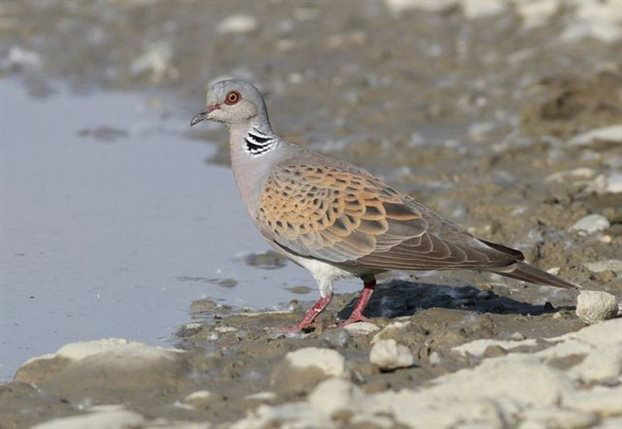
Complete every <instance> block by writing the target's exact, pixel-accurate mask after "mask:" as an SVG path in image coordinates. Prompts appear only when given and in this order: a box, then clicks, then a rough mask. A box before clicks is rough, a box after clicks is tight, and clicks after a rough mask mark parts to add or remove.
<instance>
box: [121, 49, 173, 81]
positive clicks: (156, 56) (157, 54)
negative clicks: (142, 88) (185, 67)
mask: <svg viewBox="0 0 622 429" xmlns="http://www.w3.org/2000/svg"><path fill="white" fill-rule="evenodd" d="M172 58H173V49H172V48H171V45H170V43H169V42H167V41H160V42H157V43H154V44H152V45H151V46H149V48H148V49H147V50H146V51H145V52H144V53H143V54H141V55H140V56H139V57H138V58H136V59H135V60H134V61H133V62H132V64H131V66H130V72H131V73H132V75H133V76H139V75H142V74H144V73H150V74H151V80H152V81H153V82H156V83H157V82H160V81H161V80H162V79H163V78H164V77H165V76H166V75H167V74H169V73H170V72H171V71H173V69H172V67H171V60H172Z"/></svg>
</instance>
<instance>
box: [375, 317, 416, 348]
mask: <svg viewBox="0 0 622 429" xmlns="http://www.w3.org/2000/svg"><path fill="white" fill-rule="evenodd" d="M411 324H412V322H411V321H410V320H408V321H406V322H399V321H397V322H393V323H390V324H388V325H387V326H385V327H384V328H382V329H381V330H380V332H378V333H377V334H376V335H374V337H373V338H372V339H371V343H372V344H375V343H376V342H378V341H380V340H383V339H387V338H390V337H391V336H393V335H395V334H397V333H398V332H399V331H401V330H404V329H407V328H408V327H410V325H411Z"/></svg>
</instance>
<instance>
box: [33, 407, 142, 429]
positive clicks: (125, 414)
mask: <svg viewBox="0 0 622 429" xmlns="http://www.w3.org/2000/svg"><path fill="white" fill-rule="evenodd" d="M88 411H89V412H88V413H87V414H84V415H80V416H71V417H61V418H58V419H54V420H50V421H47V422H45V423H41V424H38V425H35V426H33V427H32V429H82V428H93V429H108V428H120V429H125V428H127V429H129V428H132V427H138V426H142V425H143V424H144V423H145V418H144V417H143V416H141V415H140V414H138V413H135V412H133V411H130V410H127V409H126V408H125V407H123V405H99V406H96V407H92V408H90V409H89V410H88Z"/></svg>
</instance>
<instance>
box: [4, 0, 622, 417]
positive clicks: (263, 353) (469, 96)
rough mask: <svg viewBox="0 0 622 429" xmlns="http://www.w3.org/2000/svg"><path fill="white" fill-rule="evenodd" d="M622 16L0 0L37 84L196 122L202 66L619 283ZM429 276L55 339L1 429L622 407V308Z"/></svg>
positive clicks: (437, 204)
mask: <svg viewBox="0 0 622 429" xmlns="http://www.w3.org/2000/svg"><path fill="white" fill-rule="evenodd" d="M621 17H622V7H621V6H619V5H616V2H614V1H609V2H606V1H605V2H599V1H587V0H583V1H567V2H562V1H554V0H553V1H548V0H547V1H545V0H533V1H520V0H515V1H512V2H507V3H502V2H499V3H496V2H486V1H483V0H482V1H476V0H463V1H440V0H439V1H438V2H426V1H415V0H386V1H380V0H376V1H372V0H369V1H364V2H358V1H356V2H355V1H352V2H349V1H343V2H329V1H320V2H313V3H311V2H284V1H283V2H281V1H277V0H274V1H266V2H253V3H252V4H251V3H249V2H245V1H235V0H231V1H226V2H225V1H223V2H199V1H191V0H188V1H184V2H176V3H175V5H174V6H173V3H172V2H166V1H163V0H162V1H157V0H134V1H130V0H126V1H123V0H116V1H110V2H81V1H75V2H74V1H62V2H61V1H54V0H52V1H46V2H39V1H34V0H33V1H30V0H23V1H20V2H10V3H3V4H2V5H0V73H1V74H2V75H5V76H13V75H17V76H20V77H21V78H22V79H23V80H24V82H25V83H26V85H28V88H29V89H30V91H31V92H32V94H33V95H35V96H40V97H45V96H46V95H47V94H48V93H49V86H48V85H46V82H47V81H49V80H50V79H63V80H66V81H69V82H71V83H72V85H74V87H75V88H76V90H80V91H88V90H89V89H90V88H95V87H101V88H115V89H119V88H123V89H131V90H141V89H145V88H150V87H153V86H157V87H159V88H161V89H162V90H165V91H168V92H171V93H174V94H175V95H177V96H178V100H180V102H179V105H177V106H171V107H170V108H171V110H175V109H187V110H188V117H189V118H190V117H191V115H192V113H194V112H195V110H198V109H200V106H201V103H202V90H203V86H204V85H205V82H207V81H210V80H213V79H214V78H216V77H218V76H222V75H225V74H228V75H237V76H241V77H246V78H251V79H253V80H255V81H257V82H259V83H261V85H262V89H263V90H264V91H266V92H267V93H268V95H269V101H268V103H269V106H270V110H271V112H273V113H272V116H273V122H274V125H275V127H276V128H277V130H279V131H280V132H281V133H282V134H286V135H290V136H291V138H292V139H294V140H300V141H307V142H309V144H311V145H313V147H314V148H316V149H317V150H321V151H324V152H327V153H331V154H334V155H335V156H339V157H342V158H346V159H350V160H352V161H354V162H356V163H358V164H361V165H363V166H365V167H367V168H369V169H371V170H372V171H373V172H375V173H377V174H381V175H383V176H384V177H385V178H386V179H387V180H388V181H390V182H393V183H397V184H399V185H400V186H401V188H402V189H404V190H407V191H411V192H413V193H414V194H415V195H416V196H417V197H418V198H419V199H420V200H421V201H423V202H424V203H426V204H428V205H430V206H432V207H434V208H436V209H437V210H438V211H440V212H441V213H443V214H445V215H447V216H450V217H451V218H453V219H454V220H456V221H458V222H459V223H461V224H464V225H466V226H468V227H469V229H470V231H472V232H473V233H475V234H477V235H480V236H482V237H484V238H487V239H490V240H494V241H500V242H503V243H505V244H508V245H511V246H514V247H516V248H519V249H521V250H522V251H523V252H524V253H525V255H526V256H527V258H528V259H529V260H530V261H531V262H533V263H534V264H536V265H537V266H539V267H542V268H544V269H547V270H552V271H553V272H556V273H558V274H559V275H560V276H562V277H564V278H566V279H568V280H570V281H573V282H575V283H578V284H581V285H582V286H584V288H587V289H591V290H596V291H602V292H608V293H610V294H612V295H613V296H615V297H616V298H617V299H618V300H619V299H620V297H622V257H621V255H622V107H621V106H622V69H621V62H620V56H619V52H621V49H622V28H621V27H620V20H621ZM189 106H190V107H189ZM193 133H194V134H192V136H193V137H195V138H197V139H205V140H209V141H224V140H225V137H224V136H225V134H224V130H222V129H220V128H207V129H206V131H193ZM220 149H221V150H220V151H219V154H218V155H217V156H216V157H214V158H213V159H211V160H209V162H216V163H226V162H227V151H226V146H225V145H224V144H223V145H222V146H221V147H220ZM270 275H278V271H271V272H270ZM422 275H423V274H422V273H420V275H419V276H418V277H414V276H406V275H399V276H397V277H396V278H386V279H384V280H383V281H382V282H381V285H380V287H379V289H378V292H377V293H376V294H375V295H374V298H373V300H372V303H371V306H370V309H369V313H368V316H370V317H372V318H373V319H372V322H373V323H372V324H361V325H355V326H353V327H352V328H350V329H336V328H334V323H335V321H336V320H337V318H338V317H343V316H347V312H348V309H349V308H351V305H352V300H353V299H354V298H355V297H354V296H347V295H341V296H338V297H337V299H335V302H333V303H332V304H331V306H330V307H329V309H328V311H327V312H326V314H325V315H323V316H322V317H321V318H320V320H319V321H318V323H317V326H316V329H315V330H314V331H312V332H308V333H305V334H301V335H293V336H286V335H283V334H282V333H281V332H280V331H279V328H282V327H283V326H287V325H290V324H292V323H294V322H295V320H296V319H297V318H299V317H300V315H301V314H302V311H303V309H304V307H305V306H306V305H308V303H307V302H303V303H299V302H292V303H291V305H290V307H291V308H286V309H284V310H283V311H282V312H276V313H268V312H261V313H257V314H255V313H250V312H240V311H238V310H237V309H231V308H227V307H223V306H220V305H218V304H216V303H214V302H211V301H209V300H203V301H197V302H195V303H193V304H192V316H193V317H196V320H197V321H196V322H193V323H189V324H186V325H184V326H182V327H181V328H179V330H178V331H177V333H176V343H177V344H176V349H170V350H169V349H158V348H153V347H150V346H146V345H142V344H136V343H128V342H127V341H124V340H102V341H100V342H92V343H86V344H76V345H68V346H66V347H65V348H63V349H61V350H60V351H59V352H58V353H57V354H56V355H51V356H47V357H45V358H43V359H38V360H34V361H32V362H29V363H27V364H25V365H24V366H23V367H22V368H21V369H20V370H19V371H18V373H17V374H16V377H15V380H14V381H13V382H11V383H8V384H5V385H2V386H0V414H1V415H2V418H1V419H0V428H13V427H28V426H31V425H33V424H37V423H42V422H47V421H49V423H47V426H46V424H45V423H44V424H42V425H41V426H39V427H68V426H67V425H69V424H70V423H71V422H73V423H74V424H75V425H76V426H75V427H98V426H97V425H100V427H103V423H102V422H106V421H108V422H112V423H110V424H111V425H112V427H173V426H175V427H210V426H211V427H223V428H224V427H237V428H255V427H257V428H268V427H270V428H272V427H292V428H293V427H343V428H345V427H348V428H350V427H360V428H371V427H374V428H375V427H381V428H384V427H425V428H429V427H448V428H449V427H451V428H453V427H473V428H475V427H487V428H488V427H495V428H497V427H498V428H506V427H507V428H513V427H520V428H523V429H527V428H554V427H565V428H583V427H599V428H614V427H620V426H622V406H621V405H620V404H622V387H621V386H622V384H621V381H622V378H621V376H622V336H621V335H622V321H621V319H614V320H609V321H606V322H601V323H598V324H595V325H592V326H589V327H585V326H586V324H585V323H584V321H582V320H581V319H580V318H578V317H577V315H576V314H575V305H576V298H577V294H576V293H574V292H572V291H566V290H558V289H554V288H548V287H537V286H527V285H524V284H521V283H519V282H513V281H509V280H505V279H503V280H502V279H500V278H498V277H495V276H489V275H480V274H474V273H455V274H440V275H435V276H425V277H422ZM292 286H297V285H292ZM308 286H311V284H309V285H308ZM301 291H302V292H307V290H306V289H304V288H303V289H301ZM301 296H303V295H301ZM313 296H314V295H312V294H309V295H308V298H307V297H305V299H312V298H313ZM171 330H174V327H171ZM391 340H394V341H391ZM71 416H75V417H71ZM53 419H58V420H53Z"/></svg>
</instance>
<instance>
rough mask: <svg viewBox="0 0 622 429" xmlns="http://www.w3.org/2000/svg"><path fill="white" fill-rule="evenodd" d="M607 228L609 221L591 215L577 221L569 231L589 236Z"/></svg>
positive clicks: (600, 216) (602, 217)
mask: <svg viewBox="0 0 622 429" xmlns="http://www.w3.org/2000/svg"><path fill="white" fill-rule="evenodd" d="M609 226H610V225H609V221H608V220H607V218H606V217H604V216H602V215H599V214H591V215H587V216H585V217H583V218H581V219H579V220H578V221H577V222H576V223H575V224H574V225H573V226H572V227H571V228H570V229H571V230H574V231H579V232H584V233H587V234H591V233H594V232H598V231H604V230H606V229H607V228H609Z"/></svg>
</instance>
